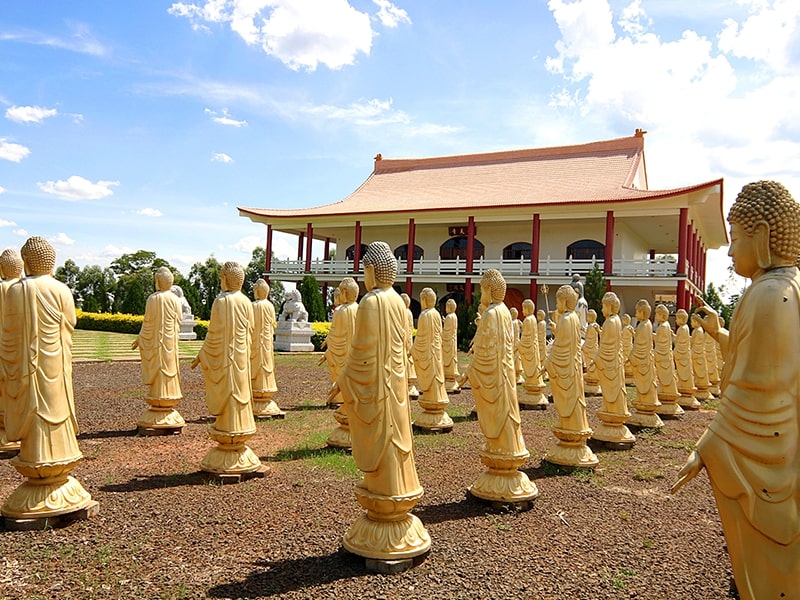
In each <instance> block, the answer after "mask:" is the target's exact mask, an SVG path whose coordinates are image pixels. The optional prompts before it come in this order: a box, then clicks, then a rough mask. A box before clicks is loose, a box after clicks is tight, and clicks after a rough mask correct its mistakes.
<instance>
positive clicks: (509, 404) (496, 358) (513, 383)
mask: <svg viewBox="0 0 800 600" xmlns="http://www.w3.org/2000/svg"><path fill="white" fill-rule="evenodd" d="M511 321H512V319H511V313H510V312H509V310H508V308H507V307H506V305H505V304H504V303H502V302H496V303H492V304H490V305H489V306H488V307H487V308H486V310H484V311H483V315H481V319H480V321H479V322H478V329H477V331H476V332H475V338H474V342H473V346H472V347H473V359H472V365H471V366H470V371H469V381H470V385H471V386H472V395H473V397H474V398H475V409H476V411H477V413H478V423H479V424H480V427H481V431H482V432H483V435H484V436H485V437H486V452H488V453H489V454H495V455H509V456H510V455H521V454H524V453H526V452H527V448H526V447H525V441H524V440H523V438H522V430H521V428H520V416H519V404H518V402H517V375H516V370H515V367H514V326H513V324H512V322H511Z"/></svg>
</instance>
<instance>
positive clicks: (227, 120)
mask: <svg viewBox="0 0 800 600" xmlns="http://www.w3.org/2000/svg"><path fill="white" fill-rule="evenodd" d="M205 112H206V114H207V115H211V120H212V121H214V123H219V124H220V125H227V126H229V127H244V126H245V125H247V121H244V120H242V121H238V120H236V119H234V118H233V117H231V116H230V114H229V113H228V109H227V108H224V109H222V114H221V115H220V114H218V113H217V112H215V111H213V110H211V109H210V108H207V109H206V110H205Z"/></svg>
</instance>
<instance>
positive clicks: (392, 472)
mask: <svg viewBox="0 0 800 600" xmlns="http://www.w3.org/2000/svg"><path fill="white" fill-rule="evenodd" d="M406 337H407V322H406V307H405V303H404V302H403V299H402V298H400V296H399V295H398V294H397V292H395V291H394V290H393V289H392V288H375V289H373V290H372V291H371V292H369V293H367V294H366V295H365V296H364V298H363V299H362V300H361V302H360V303H359V305H358V312H357V313H356V319H355V331H354V333H353V338H352V340H351V344H350V352H349V354H348V356H347V360H346V362H345V365H344V368H343V369H342V371H341V373H339V377H338V379H337V383H338V385H339V389H340V391H341V394H342V397H343V399H344V405H343V410H344V411H345V413H346V414H347V417H348V420H349V425H350V439H351V443H352V452H353V459H354V460H355V462H356V466H357V467H358V468H359V469H360V470H361V471H362V472H363V473H364V485H365V487H366V489H367V490H368V491H370V492H372V493H374V494H378V495H381V496H408V495H415V494H418V493H420V492H421V491H422V486H421V485H420V483H419V479H418V477H417V469H416V465H415V463H414V439H413V436H412V433H411V406H410V402H409V399H408V379H407V375H406V365H407V361H408V359H407V356H408V355H407V350H406Z"/></svg>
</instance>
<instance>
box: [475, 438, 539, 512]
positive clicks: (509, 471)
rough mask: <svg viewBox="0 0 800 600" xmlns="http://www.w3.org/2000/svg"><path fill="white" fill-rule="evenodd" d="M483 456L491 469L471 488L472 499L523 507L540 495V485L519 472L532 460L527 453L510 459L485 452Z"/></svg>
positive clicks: (481, 475) (479, 476)
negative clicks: (526, 462) (473, 497)
mask: <svg viewBox="0 0 800 600" xmlns="http://www.w3.org/2000/svg"><path fill="white" fill-rule="evenodd" d="M480 457H481V462H482V463H483V464H484V465H486V466H487V467H489V468H488V469H487V470H486V471H484V472H483V473H481V474H480V475H478V478H477V479H476V480H475V483H473V484H472V485H471V486H470V487H469V488H468V489H467V491H468V492H469V493H470V494H471V495H472V496H475V497H476V498H479V499H481V500H485V501H487V502H492V503H503V504H515V505H521V504H523V503H526V502H529V501H531V500H533V499H534V498H536V497H537V496H538V495H539V490H538V488H537V487H536V484H535V483H533V482H532V481H531V480H530V479H528V476H527V475H526V474H525V473H523V472H522V471H520V470H519V468H520V467H521V466H522V465H523V464H525V461H526V460H528V458H529V457H530V454H529V453H528V452H527V451H526V452H524V453H523V454H513V455H510V456H502V455H499V454H490V453H488V452H485V451H481V452H480Z"/></svg>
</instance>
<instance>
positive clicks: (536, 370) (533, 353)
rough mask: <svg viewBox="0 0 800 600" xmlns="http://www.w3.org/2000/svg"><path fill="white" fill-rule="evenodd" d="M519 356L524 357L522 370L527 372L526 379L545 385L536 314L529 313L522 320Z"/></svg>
mask: <svg viewBox="0 0 800 600" xmlns="http://www.w3.org/2000/svg"><path fill="white" fill-rule="evenodd" d="M519 356H520V358H521V359H522V371H523V372H524V373H525V380H526V381H530V382H531V383H533V384H535V385H544V381H542V373H541V370H540V369H541V366H542V359H541V357H540V356H539V332H538V327H537V323H536V316H534V315H528V316H527V317H525V319H524V320H523V321H522V335H520V338H519Z"/></svg>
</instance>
